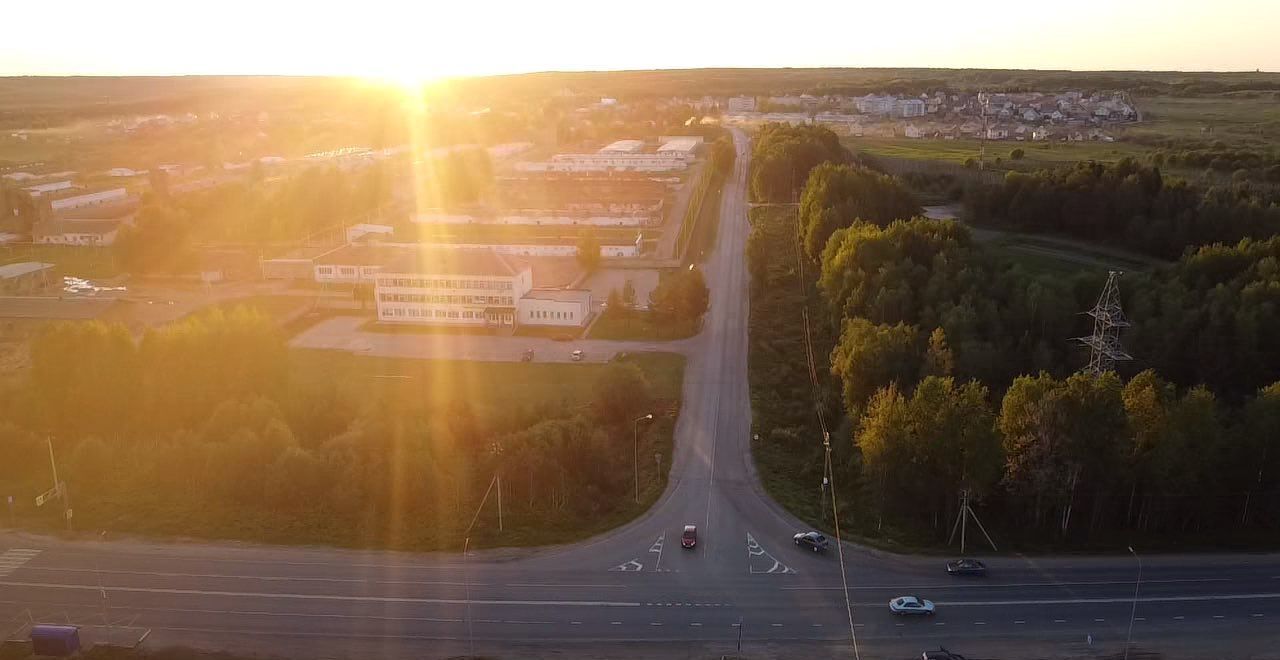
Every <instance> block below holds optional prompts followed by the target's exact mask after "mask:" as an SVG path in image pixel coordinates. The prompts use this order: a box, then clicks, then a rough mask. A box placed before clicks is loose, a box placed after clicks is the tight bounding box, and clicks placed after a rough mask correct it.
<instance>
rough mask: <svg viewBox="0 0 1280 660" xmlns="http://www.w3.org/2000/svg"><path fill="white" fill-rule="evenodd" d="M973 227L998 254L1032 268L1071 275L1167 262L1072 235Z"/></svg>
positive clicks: (1037, 270) (1144, 267) (979, 239)
mask: <svg viewBox="0 0 1280 660" xmlns="http://www.w3.org/2000/svg"><path fill="white" fill-rule="evenodd" d="M972 231H973V234H974V237H975V238H976V239H977V240H978V241H980V242H983V243H986V244H987V246H988V247H989V248H990V249H991V250H993V251H994V252H995V254H996V255H998V256H1000V257H1002V258H1004V259H1006V260H1007V261H1009V262H1012V263H1016V264H1018V265H1021V266H1023V267H1024V268H1026V269H1027V270H1029V271H1032V272H1039V273H1047V274H1066V275H1069V274H1073V273H1077V272H1080V271H1081V270H1119V271H1139V270H1147V269H1150V268H1153V267H1155V266H1158V265H1160V264H1162V263H1163V262H1161V261H1160V260H1158V259H1154V258H1152V257H1148V256H1146V255H1140V254H1135V253H1133V252H1129V251H1127V250H1122V249H1119V248H1113V247H1108V246H1102V245H1092V244H1089V243H1085V242H1083V241H1078V240H1074V239H1070V238H1060V237H1056V236H1037V235H1032V234H1019V233H1017V232H1006V231H999V230H994V229H986V228H974V229H972Z"/></svg>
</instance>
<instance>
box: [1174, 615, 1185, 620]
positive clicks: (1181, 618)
mask: <svg viewBox="0 0 1280 660" xmlns="http://www.w3.org/2000/svg"><path fill="white" fill-rule="evenodd" d="M1185 618H1187V617H1185V616H1175V617H1173V620H1174V621H1181V620H1183V619H1185Z"/></svg>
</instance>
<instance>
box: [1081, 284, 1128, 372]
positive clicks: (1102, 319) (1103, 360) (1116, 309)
mask: <svg viewBox="0 0 1280 660" xmlns="http://www.w3.org/2000/svg"><path fill="white" fill-rule="evenodd" d="M1123 274H1124V273H1122V272H1120V271H1115V270H1113V271H1108V273H1107V283H1106V285H1105V286H1103V287H1102V294H1101V295H1099V296H1098V302H1097V303H1096V304H1094V306H1093V309H1091V310H1089V311H1087V312H1085V314H1088V315H1089V316H1092V317H1093V334H1091V335H1089V336H1088V337H1076V338H1075V341H1077V342H1080V343H1081V344H1084V345H1085V346H1088V347H1089V364H1088V366H1086V367H1085V368H1084V369H1083V371H1084V373H1088V374H1093V375H1094V376H1100V375H1102V374H1104V373H1106V372H1108V371H1111V370H1112V369H1114V368H1115V363H1116V362H1121V361H1127V360H1132V359H1133V356H1132V355H1129V354H1128V353H1127V352H1125V350H1124V346H1121V345H1120V330H1121V329H1122V328H1127V327H1129V321H1128V319H1126V318H1125V317H1124V310H1123V309H1121V307H1120V286H1119V283H1118V280H1119V278H1120V276H1121V275H1123Z"/></svg>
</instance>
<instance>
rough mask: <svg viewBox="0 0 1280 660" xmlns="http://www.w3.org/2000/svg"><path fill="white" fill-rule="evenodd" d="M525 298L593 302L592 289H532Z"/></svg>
mask: <svg viewBox="0 0 1280 660" xmlns="http://www.w3.org/2000/svg"><path fill="white" fill-rule="evenodd" d="M523 297H524V298H530V299H533V300H554V301H556V302H572V303H582V304H584V305H590V304H591V289H532V290H530V291H529V293H526V294H524V296H523Z"/></svg>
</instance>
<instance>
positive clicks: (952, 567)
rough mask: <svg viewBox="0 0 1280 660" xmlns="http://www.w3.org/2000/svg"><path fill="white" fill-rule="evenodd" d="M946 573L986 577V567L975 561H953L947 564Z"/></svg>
mask: <svg viewBox="0 0 1280 660" xmlns="http://www.w3.org/2000/svg"><path fill="white" fill-rule="evenodd" d="M947 573H950V574H951V575H986V574H987V565H986V564H984V563H982V562H980V561H978V560H977V559H953V560H951V561H949V562H947Z"/></svg>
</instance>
